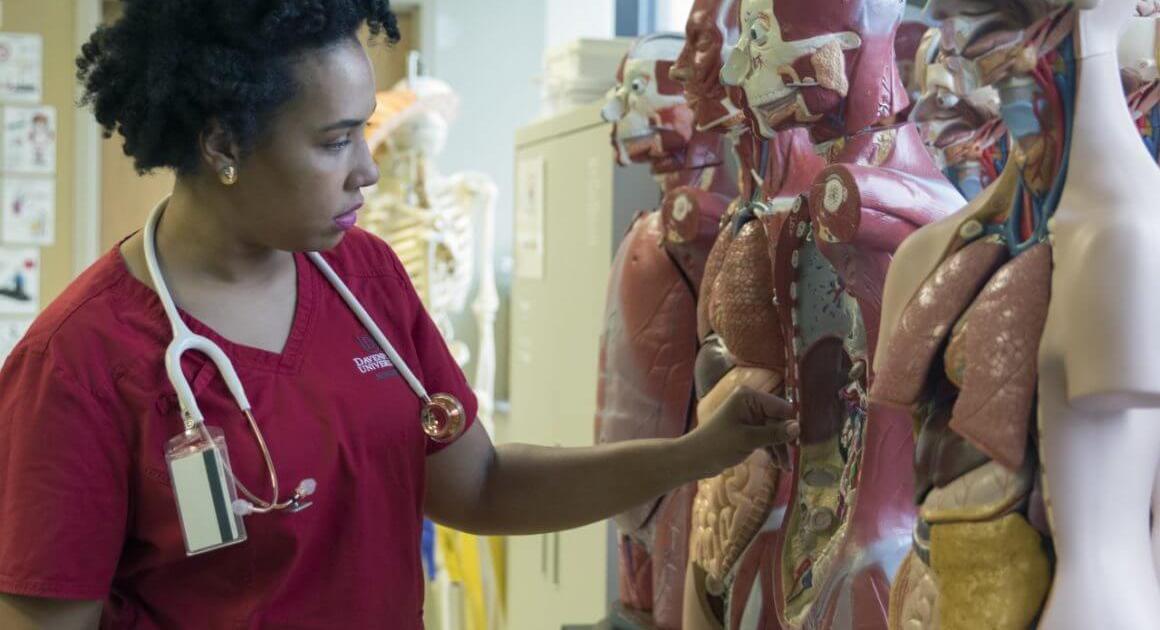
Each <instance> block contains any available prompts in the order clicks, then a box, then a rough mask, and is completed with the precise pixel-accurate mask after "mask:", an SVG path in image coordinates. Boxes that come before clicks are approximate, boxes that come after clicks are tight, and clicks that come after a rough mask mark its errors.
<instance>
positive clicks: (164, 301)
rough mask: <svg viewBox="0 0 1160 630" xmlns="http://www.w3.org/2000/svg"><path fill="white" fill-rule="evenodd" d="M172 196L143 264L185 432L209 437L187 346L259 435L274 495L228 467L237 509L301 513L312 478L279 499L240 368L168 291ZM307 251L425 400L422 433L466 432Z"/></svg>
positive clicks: (152, 228)
mask: <svg viewBox="0 0 1160 630" xmlns="http://www.w3.org/2000/svg"><path fill="white" fill-rule="evenodd" d="M168 202H169V199H168V198H166V199H163V200H162V201H161V202H160V203H158V204H157V206H156V207H154V208H153V211H152V212H151V213H150V214H149V219H148V220H147V221H146V222H145V234H144V239H143V240H144V242H145V263H146V265H147V266H148V268H149V277H150V279H151V280H152V281H153V287H154V290H155V291H156V292H157V297H158V298H159V299H160V300H161V305H162V307H163V308H164V309H165V317H166V318H167V319H168V320H169V325H170V327H171V328H172V329H173V341H172V342H170V343H169V347H168V348H166V350H165V371H166V373H167V374H168V376H169V382H170V383H172V385H173V388H174V389H175V390H176V391H177V400H178V403H179V405H180V407H181V416H182V421H183V423H184V425H185V431H186V433H200V434H201V435H202V436H204V437H205V438H206V439H210V438H209V433H208V431H207V430H206V428H205V417H204V416H203V415H202V413H201V409H200V407H198V404H197V398H196V397H195V396H194V395H193V388H191V387H190V385H189V381H188V380H187V379H186V378H185V373H184V372H183V371H182V369H181V356H182V355H183V354H184V353H185V352H186V351H189V350H196V351H198V352H201V353H202V354H204V355H206V356H207V357H209V359H210V360H211V361H213V363H214V365H215V366H217V369H218V372H219V373H220V374H221V375H222V378H223V379H224V380H225V383H226V387H227V388H228V389H229V390H230V394H231V395H233V397H234V401H235V402H237V405H238V408H239V409H241V411H242V413H243V414H245V416H246V420H248V421H249V423H250V428H251V430H253V432H254V436H255V437H256V438H257V441H258V446H259V447H260V448H261V450H262V457H263V459H264V460H265V464H266V471H267V472H268V473H269V474H270V485H271V487H272V489H273V492H272V494H273V498H272V499H270V500H269V501H267V500H264V499H261V498H259V497H258V496H256V495H255V494H254V493H253V492H250V490H249V489H248V488H246V486H245V485H243V484H242V482H241V480H240V479H238V478H237V477H236V476H235V475H234V474H233V472H232V471H229V474H230V476H231V477H233V479H234V481H235V482H236V484H237V487H238V489H239V490H240V491H241V493H242V495H244V496H245V497H246V498H245V499H239V500H238V501H236V502H235V503H234V506H233V507H234V511H235V512H237V513H238V514H240V515H243V516H244V515H245V514H250V513H257V514H263V513H266V512H272V511H274V510H287V509H288V510H290V511H291V512H297V511H299V510H302V509H305V508H306V507H309V506H310V504H309V503H306V502H305V501H304V500H305V499H306V497H307V496H309V495H311V494H313V492H314V489H315V483H314V480H313V479H304V480H303V481H302V482H301V483H299V484H298V487H297V488H296V489H295V490H294V494H293V496H292V497H290V499H288V500H286V501H278V495H279V492H278V475H277V473H276V472H275V470H274V462H273V460H272V459H271V457H270V450H269V449H268V448H267V447H266V440H265V438H264V437H263V435H262V430H261V429H260V428H259V427H258V423H257V421H256V420H254V414H253V413H252V410H251V406H250V401H249V399H247V398H246V390H245V388H244V387H242V382H241V380H239V379H238V373H237V371H236V370H234V366H233V363H231V362H230V359H229V357H227V356H226V353H225V352H223V351H222V349H221V348H220V347H219V346H218V345H217V344H216V343H214V342H213V341H212V340H210V339H208V338H206V337H204V336H202V335H198V334H196V333H194V332H193V331H192V330H190V329H189V327H188V326H186V324H185V322H184V321H182V319H181V316H180V315H179V314H178V312H177V306H176V305H175V304H174V303H173V296H172V295H171V294H170V293H169V288H168V287H167V286H166V284H165V276H164V274H162V273H161V266H160V265H159V264H158V262H157V242H156V238H157V224H158V223H159V222H160V220H161V215H162V213H163V212H164V210H165V206H166V205H167V204H168ZM306 256H307V257H308V258H310V260H311V262H313V263H314V264H315V266H317V267H318V269H319V270H320V271H321V272H322V275H324V276H326V279H327V280H328V281H329V282H330V284H331V286H333V287H334V289H335V290H336V291H338V294H339V295H340V296H342V299H343V301H344V302H346V305H347V307H349V308H350V310H351V311H352V312H353V313H354V315H355V317H357V318H358V320H359V322H360V323H361V324H362V325H363V326H364V327H366V329H367V331H369V332H370V334H371V337H373V338H374V340H375V341H376V342H377V343H378V344H379V346H380V347H381V348H382V349H383V352H385V353H386V354H387V357H388V358H389V359H390V360H391V363H392V364H393V365H394V367H395V369H396V370H397V371H398V373H399V375H400V376H402V377H403V380H405V381H406V382H407V385H409V386H410V388H411V390H412V391H414V392H415V395H416V396H418V397H419V400H420V401H422V403H423V409H422V411H421V412H420V418H419V419H420V424H421V425H422V427H423V433H425V434H426V435H427V436H428V437H430V438H431V439H432V440H435V441H436V442H449V441H451V440H453V439H454V438H455V437H456V436H458V435H459V434H460V433H461V432H462V431H463V426H464V415H465V412H464V410H463V405H462V404H461V403H460V402H459V400H457V399H456V398H455V397H454V396H452V395H450V394H435V395H434V396H430V395H428V394H427V390H426V389H425V388H424V387H423V384H422V383H420V382H419V379H417V378H415V375H414V373H412V372H411V370H410V368H409V367H407V364H406V362H404V361H403V358H402V357H400V356H399V353H398V352H396V351H395V347H394V346H393V345H391V342H390V341H389V340H388V339H387V337H386V335H384V334H383V331H382V330H381V329H379V327H378V325H376V324H375V322H374V320H373V319H371V317H370V315H369V314H367V311H366V309H365V308H363V305H362V304H360V303H359V301H358V299H357V298H355V297H354V294H353V293H351V292H350V289H349V288H347V286H346V283H344V282H343V281H342V279H341V278H339V277H338V274H336V273H335V272H334V269H332V268H331V267H330V265H329V264H328V263H327V262H326V260H324V259H323V258H322V256H321V255H320V254H319V253H318V252H307V254H306Z"/></svg>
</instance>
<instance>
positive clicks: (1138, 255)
mask: <svg viewBox="0 0 1160 630" xmlns="http://www.w3.org/2000/svg"><path fill="white" fill-rule="evenodd" d="M1137 5H1138V3H1136V2H1131V1H1127V0H1093V1H1087V2H1083V3H1076V5H1075V6H1068V7H1059V6H1058V5H1051V4H1048V3H1046V2H1032V1H1030V0H1024V1H1020V2H997V1H995V2H966V1H960V0H947V1H936V2H933V3H932V7H931V8H932V9H933V11H934V13H935V16H936V17H942V18H947V22H946V23H945V26H944V33H952V34H953V37H950V38H946V39H945V40H944V42H943V48H944V51H945V52H947V53H948V67H949V68H951V69H952V72H953V74H954V75H955V83H956V85H957V86H958V88H957V89H958V90H959V92H958V93H959V94H962V93H964V92H965V91H967V90H970V89H972V88H974V87H977V86H981V85H994V86H996V87H997V88H998V91H999V94H1000V97H1001V100H1002V107H1001V111H1002V116H1003V119H1004V121H1005V122H1006V124H1007V127H1008V129H1009V130H1010V133H1011V135H1012V138H1013V143H1012V156H1011V158H1010V160H1009V162H1010V163H1009V164H1008V166H1007V168H1006V169H1004V171H1003V173H1002V174H1001V175H1000V176H999V179H998V180H997V181H996V182H995V183H994V184H993V185H992V186H991V187H990V188H988V189H987V190H986V191H984V192H983V193H982V194H981V195H980V196H979V197H977V198H976V199H974V200H973V201H972V202H971V203H970V204H969V205H967V206H966V207H964V208H963V209H962V210H961V211H959V212H957V213H956V214H954V215H953V216H951V217H948V218H947V219H944V220H942V221H939V222H937V223H935V224H932V225H930V226H928V227H926V228H925V229H923V230H921V231H919V232H918V233H916V234H915V235H914V236H913V237H912V238H911V239H910V240H908V241H907V242H906V243H905V244H904V245H903V247H902V248H901V249H900V251H899V253H898V256H897V257H896V260H895V264H894V266H892V267H891V270H890V275H889V278H888V282H887V287H886V293H885V296H884V301H883V321H882V326H881V329H880V335H881V336H880V341H879V346H880V347H881V348H882V349H883V351H882V352H881V353H880V354H879V355H878V375H879V376H878V380H877V382H876V383H875V385H874V387H873V389H872V396H873V398H874V399H875V400H876V401H881V402H884V403H892V404H898V405H907V406H909V407H910V408H911V409H912V410H914V411H915V412H916V414H917V419H916V429H917V437H916V447H917V449H916V454H915V462H916V463H915V476H916V478H917V479H916V494H915V499H916V501H917V502H918V507H919V522H918V524H917V526H916V527H915V530H914V542H913V548H912V551H911V553H910V555H909V556H908V557H907V560H906V562H905V563H904V565H903V567H902V568H901V570H900V571H899V574H898V576H897V579H896V581H895V588H894V591H893V592H892V593H891V627H892V628H911V627H914V628H943V629H944V630H945V629H947V628H978V627H990V628H1027V627H1031V626H1032V625H1033V624H1034V623H1036V620H1038V625H1039V627H1042V628H1145V627H1156V626H1157V625H1158V624H1160V585H1158V584H1157V578H1156V571H1155V569H1154V567H1153V566H1152V554H1151V545H1150V539H1149V508H1150V499H1151V497H1152V494H1153V491H1154V479H1155V472H1156V464H1157V462H1158V461H1160V424H1158V423H1157V420H1160V413H1158V412H1157V411H1156V407H1158V406H1160V386H1157V384H1156V380H1155V377H1154V371H1153V370H1152V369H1151V367H1150V366H1151V361H1150V357H1154V356H1155V353H1156V352H1157V351H1160V337H1158V336H1157V333H1156V330H1155V327H1154V325H1152V324H1151V323H1150V322H1149V323H1146V322H1145V320H1149V319H1150V315H1148V314H1149V313H1152V312H1154V311H1155V307H1156V305H1155V304H1153V302H1154V301H1155V300H1154V298H1152V297H1151V296H1152V295H1154V291H1152V290H1151V289H1150V284H1151V280H1150V278H1151V276H1152V274H1153V270H1155V269H1156V268H1158V265H1160V258H1158V257H1157V253H1156V252H1157V247H1156V243H1155V242H1152V241H1154V240H1155V239H1156V234H1157V233H1158V228H1160V223H1158V221H1160V219H1158V217H1160V214H1157V212H1158V211H1160V208H1158V207H1157V203H1156V200H1155V197H1154V195H1151V194H1140V193H1141V192H1142V191H1152V190H1155V189H1156V187H1157V186H1158V185H1160V171H1158V170H1157V168H1156V165H1155V162H1154V158H1153V157H1152V156H1151V155H1150V154H1149V153H1148V152H1147V150H1146V149H1145V147H1144V145H1143V144H1142V143H1141V142H1140V137H1139V133H1138V129H1137V127H1136V125H1135V123H1134V122H1133V115H1132V113H1130V112H1129V109H1128V107H1127V105H1126V101H1125V98H1124V95H1123V91H1122V90H1123V86H1122V84H1121V82H1120V73H1119V69H1118V68H1117V64H1116V56H1115V47H1116V37H1117V33H1118V32H1119V31H1121V30H1122V28H1123V27H1124V26H1125V22H1126V21H1128V20H1130V19H1142V18H1131V16H1132V14H1133V12H1134V11H1135V10H1136V8H1137ZM1133 26H1135V25H1133ZM1143 26H1144V27H1145V28H1152V29H1154V28H1155V25H1154V24H1145V25H1143ZM1094 330H1100V331H1104V332H1103V333H1102V334H1098V335H1093V334H1092V331H1094ZM1032 418H1038V423H1037V425H1036V424H1033V423H1032ZM1052 550H1053V551H1054V557H1055V559H1056V561H1055V564H1054V566H1052V562H1051V559H1052V556H1053V554H1052V553H1051V552H1052ZM1111 567H1114V569H1111ZM1049 590H1050V593H1051V595H1050V597H1048V596H1047V593H1048V592H1049ZM1045 598H1046V599H1045Z"/></svg>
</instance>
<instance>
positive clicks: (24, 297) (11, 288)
mask: <svg viewBox="0 0 1160 630" xmlns="http://www.w3.org/2000/svg"><path fill="white" fill-rule="evenodd" d="M39 307H40V250H39V249H37V248H35V247H0V315H32V314H35V313H36V311H37V309H38V308H39Z"/></svg>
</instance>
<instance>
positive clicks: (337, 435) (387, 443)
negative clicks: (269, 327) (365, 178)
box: [0, 229, 476, 629]
mask: <svg viewBox="0 0 1160 630" xmlns="http://www.w3.org/2000/svg"><path fill="white" fill-rule="evenodd" d="M325 257H326V259H327V260H328V262H330V264H331V265H332V266H333V267H334V269H335V271H336V272H337V273H338V275H339V276H340V277H341V278H343V279H344V280H345V281H346V283H347V284H348V286H349V287H350V289H351V291H353V292H354V294H355V296H356V297H357V298H358V299H359V300H360V301H361V302H362V303H363V305H364V306H365V307H366V309H367V311H368V312H369V313H370V315H371V317H373V318H374V320H375V321H376V322H377V323H378V325H379V327H380V328H382V330H383V332H384V334H386V336H387V338H388V339H390V340H391V342H392V343H393V344H394V345H395V348H396V350H397V351H398V352H399V354H400V356H402V358H403V360H404V361H406V362H407V364H408V365H409V366H410V368H411V370H412V371H413V372H414V373H415V376H416V377H418V378H419V380H420V381H421V382H422V383H423V384H424V386H425V387H426V388H427V390H428V391H429V392H431V393H436V392H447V393H450V394H452V395H454V396H455V397H457V398H458V399H459V400H460V401H462V403H463V406H464V408H465V411H466V412H467V418H468V419H469V421H472V420H474V417H475V412H476V401H475V397H474V395H473V394H472V391H471V389H470V388H469V387H468V385H467V382H466V380H465V379H464V376H463V373H462V371H461V370H460V369H459V367H458V366H457V365H456V364H455V362H454V360H453V359H452V358H451V355H450V353H449V352H448V350H447V347H446V345H445V344H444V342H443V339H442V337H441V336H440V333H439V331H438V329H437V328H436V327H435V325H434V324H433V323H432V321H431V319H430V317H428V315H427V313H426V311H425V310H424V309H423V307H422V305H421V304H420V301H419V298H418V296H417V295H416V293H415V290H414V288H413V287H412V285H411V283H410V280H409V279H408V277H407V275H406V272H405V271H404V270H403V267H402V265H401V264H400V263H399V260H398V258H397V257H396V256H395V254H394V252H392V251H391V249H390V248H389V247H388V246H387V245H386V243H384V242H383V241H381V240H379V239H378V238H376V237H374V236H372V235H370V234H368V233H367V232H364V231H361V230H358V229H355V230H353V231H351V232H349V233H348V234H347V235H346V237H345V238H344V239H343V241H342V243H341V244H340V245H338V246H337V247H336V248H335V249H334V250H332V251H330V252H328V253H327V254H325ZM295 262H296V263H297V267H298V303H297V307H296V312H295V316H294V323H293V327H292V329H291V331H290V336H289V338H288V339H287V341H286V346H285V348H284V349H283V351H282V352H281V353H280V354H276V353H273V352H267V351H264V350H260V349H257V348H252V347H247V346H242V345H239V344H235V343H231V342H229V341H227V340H226V339H223V338H222V337H221V336H219V335H217V334H215V333H214V332H213V331H212V330H210V329H209V328H207V327H206V326H205V325H203V324H201V323H200V322H198V321H196V320H194V319H193V318H191V317H189V316H188V315H186V314H183V317H184V318H185V321H186V323H188V324H189V326H190V327H191V328H192V329H193V331H194V332H196V333H200V334H202V335H205V336H207V337H209V338H210V339H212V340H213V341H215V342H216V343H218V344H219V345H220V346H221V347H222V349H223V350H225V352H226V354H227V355H228V356H229V358H230V359H231V360H232V361H233V363H234V366H235V367H236V369H237V371H238V375H239V377H240V378H241V381H242V384H243V385H244V386H245V388H246V392H247V394H248V396H249V399H250V403H251V404H252V405H254V414H255V417H256V418H257V420H258V422H259V424H260V426H261V427H262V430H263V433H264V434H265V438H266V442H267V444H268V446H269V449H270V453H271V455H272V457H273V461H274V465H275V466H276V468H277V471H278V476H279V483H280V486H281V488H282V490H281V492H282V496H281V497H280V498H281V499H285V498H287V497H289V495H290V493H291V492H293V489H294V487H295V486H296V485H297V484H298V482H299V481H300V480H302V479H304V478H307V477H311V478H314V479H315V480H316V481H317V483H318V489H317V491H316V492H315V494H314V495H313V496H311V497H310V499H311V500H312V501H313V502H314V505H313V506H312V507H310V508H308V509H306V510H304V511H302V512H299V513H297V514H287V513H284V512H276V513H273V514H260V515H253V516H248V517H246V519H245V523H246V529H247V533H248V534H249V540H247V541H246V542H243V543H241V544H238V545H234V546H231V547H227V548H224V549H220V550H217V551H212V552H208V553H205V554H203V555H199V556H194V557H192V558H191V557H186V554H185V547H184V544H183V542H182V536H181V528H180V524H179V522H178V516H177V507H176V502H175V500H174V497H173V493H172V491H171V488H170V482H169V475H168V472H167V468H166V464H165V446H166V442H167V441H168V440H169V439H170V438H172V437H173V436H174V435H177V434H178V433H180V432H181V431H182V423H181V418H180V412H179V410H178V406H177V397H176V395H175V394H174V390H173V387H172V386H171V385H170V383H169V380H168V378H167V377H166V374H165V366H164V360H163V356H164V350H165V347H166V345H168V343H169V341H170V339H171V333H170V329H169V325H168V323H167V321H166V319H165V315H164V312H163V311H162V308H161V303H160V302H159V301H158V299H157V296H156V294H154V293H153V291H152V290H151V289H149V288H148V287H147V286H145V285H144V284H142V283H141V282H140V281H138V280H137V279H135V278H134V277H133V276H132V275H131V274H130V273H129V271H128V268H127V267H126V266H125V264H124V261H123V259H122V258H121V256H120V254H119V252H118V251H117V250H116V249H114V250H113V251H110V252H109V253H108V254H106V255H105V256H104V257H103V258H101V260H99V261H98V262H97V263H95V264H94V265H93V266H92V267H90V268H89V269H88V270H87V271H85V273H84V274H82V275H81V276H80V277H79V278H78V279H77V280H76V281H75V282H73V283H72V285H71V286H69V288H68V289H67V290H66V291H65V292H64V293H63V294H62V295H61V296H60V297H59V298H58V299H56V300H55V301H54V302H53V303H52V304H51V305H50V306H49V307H48V308H47V309H46V310H45V311H44V313H43V314H42V315H41V316H40V317H39V318H38V319H37V320H36V322H35V323H34V324H33V326H32V328H31V330H30V331H29V332H28V334H27V335H26V336H25V337H24V339H23V340H22V341H21V342H20V344H19V345H18V346H17V347H16V349H15V350H14V351H13V353H12V354H11V355H10V356H9V358H8V360H7V362H6V363H5V364H4V368H3V370H2V371H0V592H7V593H12V594H18V595H31V596H39V597H53V598H66V599H96V600H105V609H104V614H103V617H102V623H101V626H102V627H103V628H256V627H277V628H328V629H330V628H373V627H379V628H421V627H422V622H421V617H422V608H423V576H422V571H421V563H420V556H419V541H420V530H421V523H422V518H423V491H424V459H425V457H426V456H427V455H430V454H432V453H433V452H435V451H437V450H438V449H439V448H440V445H437V444H436V443H434V442H431V441H430V440H428V439H427V437H426V436H425V435H424V434H423V432H422V428H421V427H420V424H419V410H420V405H419V401H418V399H417V398H416V396H415V394H414V393H413V392H412V391H411V389H410V388H409V387H408V386H407V384H406V382H405V381H404V380H403V379H402V378H401V377H400V376H399V374H398V373H397V372H396V371H395V368H394V367H393V366H392V365H391V363H390V361H388V360H387V358H386V356H385V355H384V354H383V353H382V351H381V350H380V349H379V348H378V347H377V345H376V344H375V343H374V341H373V340H372V339H371V337H370V335H369V334H368V333H367V331H366V330H365V329H364V328H363V327H362V325H360V324H359V323H358V321H357V320H356V319H355V316H354V314H352V313H351V312H350V310H349V309H348V308H347V306H346V304H345V303H344V302H343V301H342V298H341V297H340V296H339V295H338V293H337V292H335V291H334V290H333V289H332V288H331V286H330V284H329V283H328V282H327V281H326V278H324V277H323V276H322V275H321V273H320V272H319V271H318V270H317V269H316V268H315V266H314V265H313V264H312V263H311V262H310V261H309V260H308V259H307V258H306V257H305V256H304V255H301V254H295ZM261 311H262V305H261V304H257V303H256V304H254V314H255V316H256V317H260V316H261ZM184 367H185V370H186V374H187V376H188V377H189V381H190V383H191V385H192V386H193V388H194V392H195V394H196V395H197V398H198V401H199V403H200V406H201V410H202V412H203V413H204V414H205V417H206V421H207V422H208V423H209V424H211V425H216V426H219V427H221V428H222V429H223V430H224V431H225V435H226V442H227V446H228V448H229V455H230V459H231V461H232V464H233V468H234V470H235V472H236V473H237V474H238V476H239V477H240V478H241V480H242V482H243V483H245V484H246V485H247V486H248V487H249V488H250V489H252V490H254V492H255V493H256V494H258V496H261V497H264V498H265V497H268V496H269V491H270V488H269V481H268V477H267V473H266V470H265V468H264V466H263V462H262V458H261V454H260V450H259V448H258V445H257V443H256V441H255V438H254V437H253V434H252V433H251V431H250V430H249V428H248V425H247V423H246V421H245V418H244V416H242V415H241V414H240V412H239V411H238V408H237V406H236V404H235V403H234V401H233V399H232V398H231V397H230V395H229V392H228V391H227V389H226V387H225V385H224V384H223V382H222V380H221V378H220V377H219V376H218V375H217V371H216V368H215V367H214V366H213V363H212V362H210V361H209V360H208V359H206V358H205V357H204V356H203V355H201V354H199V353H196V352H190V353H187V354H186V356H185V359H184Z"/></svg>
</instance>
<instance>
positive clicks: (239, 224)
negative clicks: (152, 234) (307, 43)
mask: <svg viewBox="0 0 1160 630" xmlns="http://www.w3.org/2000/svg"><path fill="white" fill-rule="evenodd" d="M295 74H296V77H297V80H298V90H299V91H298V95H297V96H296V97H295V98H294V99H293V100H292V101H290V102H289V103H287V104H286V105H285V106H283V107H282V109H280V110H279V111H278V112H277V113H276V114H275V118H274V120H273V121H272V122H271V124H270V127H269V130H268V131H267V133H266V134H265V135H264V136H263V137H262V138H261V139H260V140H259V142H258V143H257V145H256V146H255V148H254V150H253V152H252V153H250V154H249V155H248V156H247V157H245V158H244V159H242V160H241V161H240V163H239V165H238V182H237V184H235V185H234V186H233V187H231V188H230V189H229V190H228V194H231V195H235V199H236V200H237V205H236V207H240V208H243V209H244V211H243V212H241V213H239V216H237V217H236V218H231V219H230V220H232V221H236V225H235V227H236V228H237V229H238V231H239V233H241V234H244V235H247V236H248V237H249V239H248V240H251V241H252V242H253V243H254V244H255V245H259V246H264V247H269V248H274V249H280V250H285V251H316V250H325V249H330V248H332V247H334V246H335V245H337V244H338V242H339V241H340V240H342V235H343V233H344V232H345V231H346V230H347V229H349V228H350V225H352V224H353V223H347V222H344V220H343V218H340V217H343V215H346V216H345V217H344V218H346V219H349V218H351V217H352V214H351V213H352V212H353V211H354V210H357V209H358V208H359V207H360V206H361V205H362V203H363V197H362V192H361V189H362V188H364V187H366V186H370V185H372V184H374V183H375V182H376V181H378V178H379V172H378V169H377V168H376V166H375V163H374V160H373V159H372V158H371V154H370V150H369V148H368V147H367V143H366V139H365V134H364V128H365V126H366V121H367V120H368V119H369V118H370V116H371V114H372V113H373V112H374V109H375V83H374V75H373V73H372V70H371V64H370V60H369V59H368V58H367V55H366V52H365V51H364V50H363V47H362V45H361V44H359V42H358V41H357V40H356V39H353V38H351V39H349V40H347V41H344V42H342V43H339V44H336V45H335V46H332V47H329V48H326V49H323V50H318V51H314V52H311V53H309V54H307V55H306V56H304V57H303V58H302V59H301V60H299V61H298V62H297V63H296V68H295Z"/></svg>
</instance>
